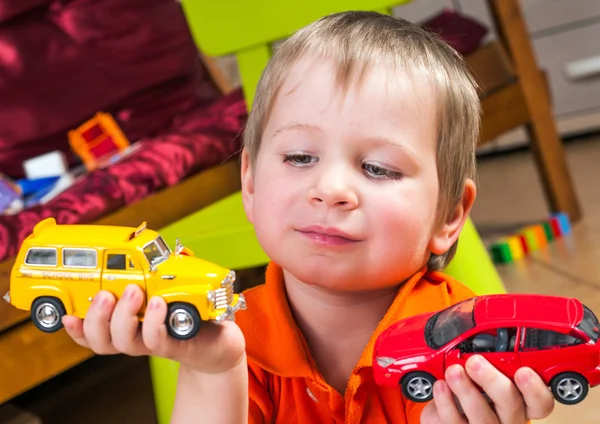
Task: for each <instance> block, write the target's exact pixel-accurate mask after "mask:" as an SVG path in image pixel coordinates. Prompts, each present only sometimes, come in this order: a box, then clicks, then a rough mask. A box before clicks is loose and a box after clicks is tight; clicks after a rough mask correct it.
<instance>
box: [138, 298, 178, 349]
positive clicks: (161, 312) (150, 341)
mask: <svg viewBox="0 0 600 424" xmlns="http://www.w3.org/2000/svg"><path fill="white" fill-rule="evenodd" d="M166 317H167V303H166V302H165V301H164V299H162V298H161V297H158V296H155V297H153V298H151V299H150V300H149V301H148V307H147V308H146V313H145V314H144V324H143V325H142V338H143V340H144V344H145V345H146V347H147V348H148V349H149V350H150V351H151V352H153V353H154V354H156V355H158V356H162V357H166V358H168V357H169V350H170V349H169V346H170V345H172V343H170V340H168V334H167V327H166V326H165V318H166Z"/></svg>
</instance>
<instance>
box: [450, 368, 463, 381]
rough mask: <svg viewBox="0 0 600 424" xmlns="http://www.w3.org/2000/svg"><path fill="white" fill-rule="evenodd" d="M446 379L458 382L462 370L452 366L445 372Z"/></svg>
mask: <svg viewBox="0 0 600 424" xmlns="http://www.w3.org/2000/svg"><path fill="white" fill-rule="evenodd" d="M447 373H448V378H449V379H450V380H453V381H459V380H460V379H461V378H462V370H461V367H460V366H458V365H452V366H451V367H450V368H448V370H447Z"/></svg>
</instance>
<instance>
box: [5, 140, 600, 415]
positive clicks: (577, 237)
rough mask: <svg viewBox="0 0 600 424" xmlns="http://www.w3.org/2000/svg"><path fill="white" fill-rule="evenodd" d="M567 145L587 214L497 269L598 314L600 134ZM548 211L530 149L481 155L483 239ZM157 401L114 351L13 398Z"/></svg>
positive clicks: (525, 288) (136, 409) (593, 405)
mask: <svg viewBox="0 0 600 424" xmlns="http://www.w3.org/2000/svg"><path fill="white" fill-rule="evenodd" d="M567 152H568V158H569V163H570V166H571V170H572V172H573V178H574V180H575V184H576V186H577V190H578V191H579V196H580V199H581V202H582V207H583V213H584V219H583V220H582V221H581V222H579V223H577V224H576V225H575V226H574V228H573V234H572V235H571V236H570V237H568V238H564V239H562V240H558V241H555V242H554V243H552V244H551V245H550V246H549V247H548V248H547V249H545V250H543V251H539V252H537V253H536V254H535V255H534V256H533V257H531V258H530V259H527V260H522V261H519V262H518V263H515V264H512V265H503V266H499V267H498V270H499V272H500V275H501V277H502V279H503V281H504V282H505V284H506V287H507V289H508V290H509V291H513V292H533V293H548V294H557V295H567V296H575V297H578V298H580V299H582V300H585V302H586V304H587V305H588V306H589V307H591V308H592V309H593V310H595V311H597V312H598V313H599V314H600V187H599V185H598V182H599V181H600V166H599V164H600V136H599V137H597V138H595V139H587V140H584V141H578V142H574V143H569V144H568V145H567ZM546 216H547V210H546V206H545V202H544V198H543V195H542V189H541V186H540V183H539V180H538V178H537V173H536V171H535V168H534V163H533V160H532V157H531V155H530V154H529V153H528V152H522V153H516V154H510V155H506V156H502V157H493V158H484V159H481V160H480V163H479V194H478V199H477V202H476V205H475V207H474V210H473V213H472V217H473V221H474V222H475V225H476V226H477V228H478V229H479V231H480V233H481V234H482V236H483V237H484V240H486V241H489V240H493V238H494V237H495V236H496V235H499V234H502V233H507V232H510V231H511V230H512V229H517V228H519V227H520V226H522V225H524V224H527V223H531V222H537V221H540V220H542V219H544V218H545V217H546ZM254 277H255V276H254ZM250 278H252V275H250ZM153 402H154V401H153V394H152V386H151V380H150V376H149V372H148V363H147V360H146V359H145V358H127V357H123V356H109V357H96V358H93V359H92V360H90V361H87V362H86V363H84V364H82V365H81V366H80V367H78V368H76V369H74V370H71V371H70V372H67V373H65V374H63V375H61V376H60V377H58V378H56V379H55V380H53V381H52V382H50V383H47V384H46V385H42V386H41V387H39V388H38V389H36V390H33V391H31V392H30V393H28V394H26V395H24V396H22V397H20V398H18V399H17V400H15V402H14V404H15V405H16V406H18V407H21V408H24V409H28V410H31V411H32V412H34V413H35V414H36V415H38V416H39V417H41V418H42V422H43V423H45V424H50V423H61V424H79V423H82V422H86V423H89V424H94V423H98V424H100V423H108V422H113V423H120V424H121V423H123V424H138V423H139V424H152V423H155V422H156V421H155V415H154V403H153ZM599 405H600V388H598V389H591V390H590V393H589V395H588V398H587V399H586V400H585V401H584V402H582V403H581V404H579V405H576V406H571V407H567V406H562V405H557V406H556V408H555V411H554V413H553V415H552V416H551V417H550V418H548V419H546V420H545V421H544V424H563V423H565V422H569V421H571V422H577V423H578V424H592V423H594V424H596V423H598V413H599V412H600V406H599ZM0 416H1V414H0ZM0 421H2V420H1V419H0Z"/></svg>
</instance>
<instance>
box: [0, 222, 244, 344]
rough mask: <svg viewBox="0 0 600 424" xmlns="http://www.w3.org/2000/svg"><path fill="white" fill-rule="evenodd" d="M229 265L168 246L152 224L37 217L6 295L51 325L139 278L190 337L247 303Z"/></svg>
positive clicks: (179, 332)
mask: <svg viewBox="0 0 600 424" xmlns="http://www.w3.org/2000/svg"><path fill="white" fill-rule="evenodd" d="M234 281H235V272H234V271H232V270H228V269H226V268H222V267H220V266H218V265H215V264H213V263H210V262H207V261H205V260H203V259H200V258H196V257H194V256H193V253H192V252H191V251H190V250H189V249H186V248H184V247H183V246H182V245H181V243H180V242H179V240H177V244H176V248H175V251H174V252H171V250H170V249H169V247H168V246H167V244H166V243H165V241H164V240H163V239H162V237H160V235H159V234H158V233H157V232H156V231H152V230H149V229H147V228H146V223H143V224H142V225H140V226H139V227H138V228H133V227H118V226H106V225H57V224H56V221H55V220H54V218H47V219H45V220H43V221H41V222H39V223H38V224H37V225H36V226H35V227H34V229H33V233H32V234H30V235H29V236H28V237H27V238H26V239H25V240H24V241H23V244H22V245H21V248H20V250H19V253H18V255H17V257H16V262H15V264H14V266H13V268H12V271H11V275H10V290H9V292H8V293H6V295H5V296H4V299H5V300H6V301H7V302H8V303H10V304H12V305H13V306H15V307H16V308H18V309H22V310H26V311H31V318H32V320H33V322H34V324H35V325H36V326H37V327H38V328H39V329H40V330H42V331H44V332H47V333H52V332H55V331H58V330H60V329H61V328H62V320H61V319H62V316H63V315H65V314H68V315H75V316H77V317H80V318H84V317H85V315H86V313H87V311H88V308H89V306H90V304H91V302H92V299H93V298H94V295H95V294H96V293H98V291H100V290H107V291H109V292H111V293H112V294H113V295H115V297H116V298H117V299H118V298H119V297H120V296H121V295H122V294H123V291H124V290H125V287H126V286H127V285H129V284H137V285H138V286H139V287H141V288H142V290H144V292H145V294H146V296H145V299H144V304H143V306H142V308H141V310H140V313H139V318H140V320H143V316H144V311H145V308H146V306H147V304H146V302H147V300H148V299H149V298H151V297H153V296H161V297H162V298H163V299H164V300H165V301H166V302H167V305H168V313H167V318H166V326H167V329H168V332H169V334H170V335H171V336H173V337H175V338H177V339H182V340H185V339H189V338H192V337H194V336H195V335H196V334H197V333H198V331H199V329H200V326H201V323H202V322H203V321H211V322H216V323H220V322H223V321H224V320H227V319H233V317H234V314H235V313H236V312H237V311H238V310H240V309H245V308H246V302H245V299H244V297H243V295H241V294H237V293H234V287H233V284H234Z"/></svg>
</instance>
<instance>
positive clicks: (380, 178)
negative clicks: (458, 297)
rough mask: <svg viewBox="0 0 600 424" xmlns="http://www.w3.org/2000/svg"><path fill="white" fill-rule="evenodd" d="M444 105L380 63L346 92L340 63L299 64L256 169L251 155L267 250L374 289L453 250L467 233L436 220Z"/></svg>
mask: <svg viewBox="0 0 600 424" xmlns="http://www.w3.org/2000/svg"><path fill="white" fill-rule="evenodd" d="M391 77H393V78H394V80H393V81H391V80H390V78H391ZM435 105H436V101H435V98H434V95H433V93H432V92H431V90H429V89H428V87H427V85H426V84H424V83H420V82H416V81H415V79H414V78H411V77H409V76H408V75H406V74H404V73H403V72H395V73H391V72H390V71H389V70H386V69H383V67H381V68H379V69H378V70H371V71H370V73H369V74H368V75H367V78H366V80H365V83H364V84H363V86H362V88H359V87H357V86H356V84H353V85H352V86H351V87H350V88H349V90H348V92H347V93H346V95H344V93H343V91H342V90H341V89H340V88H339V86H338V85H337V84H336V82H335V80H334V68H333V66H332V65H331V64H330V63H328V62H326V61H320V62H318V63H317V62H313V61H309V60H302V61H300V62H299V63H298V64H297V65H296V66H295V67H294V68H293V69H292V72H290V74H289V75H288V77H287V79H286V81H285V82H284V83H283V86H282V87H281V90H280V91H279V94H278V97H277V98H276V99H275V103H274V104H273V108H272V112H271V114H270V117H269V120H268V123H267V125H266V127H265V131H264V133H263V139H262V142H261V146H260V149H259V152H258V155H257V157H256V163H255V166H253V167H252V166H250V164H249V161H248V158H247V156H246V155H244V158H243V166H242V183H243V192H244V203H245V208H246V212H247V215H248V218H249V219H250V221H251V222H253V224H254V226H255V230H256V233H257V237H258V240H259V242H260V243H261V245H262V246H263V248H264V249H265V252H266V253H267V255H269V257H270V258H271V259H272V260H274V261H275V262H276V263H278V264H279V265H280V266H282V267H283V268H284V269H285V270H286V271H287V272H289V273H291V274H292V275H293V276H294V277H296V278H297V279H299V280H300V281H303V282H304V283H307V284H313V285H317V286H320V287H323V288H328V289H335V290H365V289H375V288H384V287H389V286H392V285H395V284H398V282H400V281H402V280H404V279H406V278H408V277H409V276H410V275H411V274H412V273H414V272H415V271H417V270H418V269H419V268H420V267H422V266H423V265H424V264H425V263H426V262H427V260H428V258H429V254H430V252H432V251H433V252H434V253H438V254H440V253H443V252H445V251H446V250H447V249H448V248H449V247H450V246H451V245H452V243H453V242H454V241H455V240H456V236H457V234H458V231H456V230H454V229H453V228H454V227H452V223H450V224H442V225H441V226H440V225H435V223H436V206H437V201H438V176H437V166H436V136H437V133H436V116H435V109H436V108H435ZM462 222H464V221H462V220H460V219H459V220H458V222H457V225H462ZM455 233H456V234H455Z"/></svg>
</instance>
